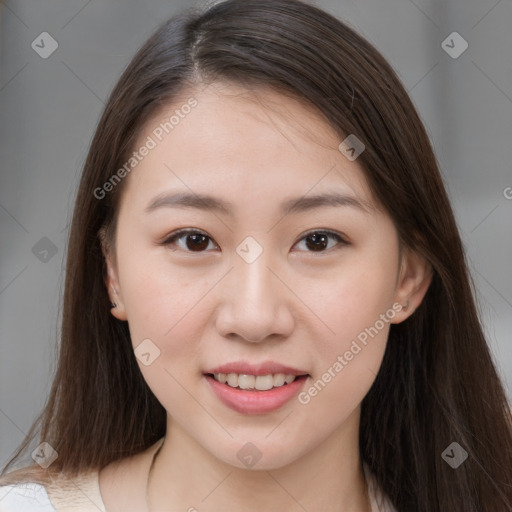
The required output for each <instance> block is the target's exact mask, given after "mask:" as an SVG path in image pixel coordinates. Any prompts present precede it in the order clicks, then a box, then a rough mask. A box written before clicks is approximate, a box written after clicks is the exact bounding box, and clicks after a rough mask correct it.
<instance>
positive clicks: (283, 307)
mask: <svg viewBox="0 0 512 512" xmlns="http://www.w3.org/2000/svg"><path fill="white" fill-rule="evenodd" d="M266 254H267V251H263V253H262V254H261V255H260V256H259V257H258V258H257V259H256V260H255V261H253V262H251V263H247V262H246V261H244V259H242V258H240V257H239V256H238V255H236V254H235V255H234V256H235V257H234V260H233V261H234V268H233V269H232V270H231V271H230V272H229V273H228V274H227V276H226V277H225V279H224V280H223V281H224V282H223V283H221V284H222V288H221V292H220V295H221V299H220V300H221V303H220V305H219V309H218V313H217V317H216V327H217V331H218V332H219V334H220V335H221V336H224V337H227V338H232V339H234V338H242V339H244V340H245V341H249V342H261V341H263V340H265V339H267V338H269V337H277V338H282V337H288V336H290V334H291V333H292V331H293V329H294V325H295V319H294V316H293V314H292V309H293V303H292V300H293V293H292V292H291V291H290V290H289V289H288V288H287V286H286V284H284V283H283V281H285V280H283V279H282V277H281V276H279V277H278V274H279V273H278V272H276V270H274V269H273V268H272V264H271V261H269V258H268V257H267V255H266Z"/></svg>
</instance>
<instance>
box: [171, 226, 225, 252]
mask: <svg viewBox="0 0 512 512" xmlns="http://www.w3.org/2000/svg"><path fill="white" fill-rule="evenodd" d="M177 242H183V243H181V244H180V243H177ZM210 242H211V243H213V240H212V239H211V238H210V237H209V236H208V235H207V234H206V233H204V232H202V231H199V230H197V229H182V230H180V231H177V232H176V233H173V234H172V235H171V236H170V237H168V238H166V239H165V240H164V241H163V242H162V245H170V246H172V245H177V246H178V247H179V248H180V249H182V250H184V251H186V252H204V251H205V250H206V249H207V248H208V246H209V245H210ZM215 246H216V247H218V246H217V245H216V244H215ZM173 250H174V249H173Z"/></svg>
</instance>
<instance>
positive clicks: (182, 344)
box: [100, 83, 431, 512]
mask: <svg viewBox="0 0 512 512" xmlns="http://www.w3.org/2000/svg"><path fill="white" fill-rule="evenodd" d="M187 92H188V94H187V95H185V96H183V102H182V103H181V102H179V101H177V102H175V103H174V104H173V105H172V106H167V107H166V108H164V109H162V110H160V111H159V112H158V113H157V114H156V115H155V116H153V118H152V119H151V120H150V121H149V122H148V123H147V124H146V127H145V130H144V131H143V132H142V133H141V137H140V141H141V142H142V141H144V140H145V139H146V137H147V136H148V135H151V133H152V130H153V129H154V128H155V126H157V125H158V124H159V123H160V122H161V121H162V120H163V119H164V118H166V117H167V118H168V117H169V115H170V114H171V113H172V112H173V111H174V109H175V108H179V106H180V105H182V104H184V103H185V102H186V98H189V97H190V96H194V98H196V99H197V101H198V105H197V107H195V108H194V109H192V111H191V112H190V113H189V114H188V115H187V116H186V117H185V118H184V119H181V120H180V123H179V125H177V126H176V127H175V128H174V130H173V131H172V132H171V133H169V134H168V135H167V136H166V137H165V138H164V139H163V140H162V141H161V142H160V143H159V144H158V145H157V146H156V147H155V148H154V149H152V150H151V151H150V152H149V154H148V155H147V156H146V157H145V158H144V159H143V160H142V161H141V162H140V163H139V164H138V165H137V167H136V169H134V170H133V171H132V172H131V174H130V175H129V176H128V177H127V178H125V179H126V180H127V182H126V183H124V185H125V189H124V190H123V194H122V199H121V204H120V211H119V218H118V226H117V231H116V239H115V244H114V246H109V245H107V244H104V253H105V257H106V259H107V264H108V278H107V280H106V286H107V289H108V292H109V294H110V298H111V300H112V301H113V302H115V303H116V304H117V307H116V308H114V309H112V314H113V315H114V316H115V317H116V318H118V319H119V320H121V321H125V320H126V321H128V323H129V328H130V334H131V338H132V343H133V347H134V348H135V347H137V346H138V345H139V344H140V343H141V342H142V340H145V339H148V338H149V339H150V340H151V341H152V343H154V344H155V345H156V346H157V347H158V349H159V350H160V355H159V357H157V358H156V359H155V360H154V361H153V362H152V363H151V364H150V365H149V366H145V365H143V364H141V362H140V361H139V366H140V370H141V372H142V374H143V376H144V378H145V380H146V382H147V383H148V385H149V387H150V388H151V390H152V391H153V393H154V394H155V396H156V397H157V398H158V400H159V401H160V402H161V404H162V405H163V406H164V407H165V409H166V410H167V413H168V421H167V435H166V438H165V442H164V445H163V447H162V449H161V451H160V452H159V454H158V456H157V458H156V459H155V465H154V468H153V471H152V476H151V480H150V485H149V498H150V503H151V509H152V510H164V509H165V510H183V511H186V510H194V508H192V507H195V509H197V510H198V511H201V512H206V511H218V510H222V509H223V508H227V507H229V508H230V509H233V510H238V511H240V512H244V511H249V510H251V511H253V510H259V509H261V510H281V511H299V510H304V509H305V510H308V511H309V512H315V511H324V512H334V511H336V512H339V511H341V510H343V511H344V512H352V511H353V512H355V511H357V512H361V511H370V505H369V502H368V500H367V496H366V492H367V489H366V484H365V480H364V474H363V472H362V461H361V459H360V456H359V450H358V436H359V420H360V404H361V401H362V400H363V398H364V396H365V395H366V394H367V392H368V390H369V389H370V387H371V385H372V383H373V381H374V379H375V376H376V374H377V372H378V370H379V367H380V364H381V362H382V358H383V354H384V350H385V346H386V341H387V336H388V332H389V327H390V324H391V323H399V322H402V321H403V320H405V319H406V318H407V317H408V316H409V315H411V314H412V313H413V312H414V309H415V308H416V307H418V305H419V304H420V303H421V301H422V299H423V297H424V294H425V292H426V291H427V288H428V286H429V284H430V276H431V273H430V270H429V267H428V265H427V263H426V262H425V261H424V260H423V258H421V257H420V256H419V255H417V254H415V253H413V252H411V251H408V250H403V252H402V255H401V257H400V252H399V240H398V236H397V231H396V228H395V226H394V224H393V222H392V221H391V219H390V217H389V216H388V215H387V214H386V213H385V212H384V211H383V210H382V209H381V207H380V205H379V203H378V201H377V200H376V199H375V198H374V197H373V196H372V194H371V191H370V189H369V187H368V185H367V183H366V180H365V177H364V173H363V170H362V168H361V166H360V165H359V163H358V161H357V160H355V161H352V162H351V161H349V160H348V159H347V158H345V156H344V155H343V154H342V153H341V152H340V151H339V150H338V145H339V143H340V142H341V140H342V139H340V137H339V136H338V135H337V134H336V133H335V132H334V130H333V129H332V128H331V127H330V126H329V125H328V124H327V123H326V122H325V120H324V119H323V118H322V117H321V116H320V115H319V114H318V113H317V112H316V111H314V110H313V109H311V108H310V107H307V106H306V105H304V104H302V103H299V102H297V101H296V100H293V99H291V98H288V97H286V96H283V95H281V94H279V93H276V92H272V91H268V90H265V91H263V90H260V91H258V92H256V91H252V92H250V91H248V90H246V89H243V88H241V87H240V86H237V85H233V84H228V83H215V84H211V85H209V86H204V85H203V86H201V87H199V88H197V89H195V90H194V91H192V92H191V91H187ZM137 147H138V146H137ZM190 191H193V192H194V193H196V194H202V193H205V194H211V195H214V196H215V197H217V198H220V199H223V200H225V201H229V202H230V203H231V209H232V210H231V211H232V216H229V215H226V214H223V213H219V212H212V211H211V210H206V211H202V210H199V209H195V208H176V207H161V208H157V209H155V210H153V211H151V212H149V213H147V212H145V208H146V207H147V206H148V204H149V203H150V202H151V201H152V199H153V198H155V197H156V196H158V195H159V194H162V193H164V192H190ZM332 191H338V192H340V193H343V194H346V195H350V196H351V197H353V198H356V199H358V200H359V201H360V202H361V203H362V204H364V205H366V211H364V210H363V209H358V208H355V207H351V206H323V207H318V208H315V209H312V210H309V211H305V212H299V213H290V214H288V215H284V216H283V214H282V213H280V211H279V205H280V204H281V202H282V201H284V200H286V199H290V198H299V197H302V196H304V195H307V196H310V195H313V194H317V193H318V194H319V193H324V192H332ZM181 228H195V229H198V230H200V231H203V232H205V233H206V234H207V235H208V236H209V237H210V238H209V239H207V241H206V243H205V244H204V249H203V252H196V251H191V250H190V248H187V245H186V242H187V237H186V236H183V237H182V238H181V239H179V240H177V241H175V242H174V245H165V244H162V241H163V240H164V239H166V238H168V236H169V235H170V234H171V233H173V232H176V231H177V230H178V229H181ZM326 229H328V230H331V231H334V232H337V233H339V234H340V235H341V236H342V237H343V238H344V239H345V240H346V241H347V242H348V243H347V244H345V243H340V242H338V241H337V240H336V239H334V238H329V239H328V244H329V245H328V246H326V248H325V249H324V250H323V252H321V251H314V245H313V244H312V243H311V239H309V243H308V241H307V240H308V239H306V238H304V236H305V234H306V233H308V232H309V231H311V230H316V231H322V230H326ZM308 234H309V233H308ZM247 236H252V237H253V238H254V239H255V240H256V241H257V242H258V244H259V245H260V246H261V248H262V249H263V252H262V254H261V255H260V256H259V257H258V258H257V259H256V260H255V261H253V262H252V263H247V262H246V261H245V260H244V259H242V258H241V257H240V256H239V254H237V252H236V248H237V246H238V245H239V244H240V242H242V240H244V239H245V237H247ZM189 242H190V239H189ZM208 242H209V243H208ZM189 247H190V245H189ZM312 247H313V248H312ZM187 251H188V252H187ZM396 303H398V304H402V305H405V304H406V303H408V304H409V307H408V308H407V310H402V311H399V312H398V313H396V314H395V315H394V318H393V319H392V320H390V322H387V323H385V326H384V328H382V329H381V330H380V331H379V332H378V334H377V335H376V336H374V337H373V338H370V340H369V342H368V344H367V345H366V346H364V348H363V349H362V350H361V351H360V352H359V353H358V354H357V355H356V356H355V357H354V358H353V359H352V360H351V361H350V362H349V363H348V364H347V365H346V366H345V367H344V368H343V370H342V371H341V372H339V373H338V374H337V375H336V377H335V378H333V379H332V380H331V382H329V383H328V384H327V385H326V386H325V387H324V389H323V390H322V391H321V392H319V393H318V394H317V395H316V396H314V397H312V398H311V400H310V401H309V403H307V404H302V403H300V402H299V401H298V400H297V399H293V400H291V401H290V402H288V403H287V404H285V405H284V406H283V407H281V408H280V409H279V410H277V411H275V412H271V413H266V414H260V415H244V414H240V413H237V412H235V411H233V410H232V409H230V408H228V407H226V406H225V405H224V404H223V403H221V402H220V401H219V399H218V398H217V397H216V395H214V394H213V393H212V391H211V390H210V388H209V386H208V384H207V383H206V382H205V380H204V378H203V372H205V371H207V370H208V369H211V368H212V367H214V366H217V365H220V364H222V363H225V362H228V361H229V362H231V361H238V360H242V359H244V360H247V361H250V362H262V361H265V360H273V361H277V362H281V363H283V364H287V365H290V366H294V367H296V368H299V369H303V370H305V371H306V372H307V373H309V375H310V377H309V378H308V382H307V383H306V384H305V387H304V388H303V389H308V388H309V387H310V386H311V385H312V383H314V382H315V381H317V380H318V379H320V378H321V377H322V374H324V373H325V372H326V371H327V369H328V368H329V367H332V366H333V363H334V362H335V361H336V360H337V357H338V356H339V355H340V354H344V353H345V352H346V351H347V350H349V348H350V345H351V343H352V341H353V340H354V339H355V338H356V337H357V335H358V334H359V333H361V332H362V331H364V329H365V328H366V327H369V326H373V325H374V324H375V322H376V321H377V320H378V319H379V318H380V315H381V314H383V313H385V312H386V311H387V310H389V309H390V308H392V306H393V304H396ZM247 442H251V443H253V444H254V445H255V446H256V447H257V448H258V450H259V452H261V454H262V457H261V459H260V461H259V462H258V463H257V464H256V465H255V466H254V467H252V468H247V467H245V466H244V464H243V463H242V462H241V461H240V460H239V459H238V457H237V452H238V451H239V450H240V449H241V448H242V447H243V446H244V445H245V444H246V443H247ZM143 460H145V461H146V463H147V457H146V459H143V457H142V458H141V457H139V458H137V457H135V458H131V459H125V460H123V461H120V462H116V463H112V464H110V465H109V466H107V467H106V468H104V469H103V470H102V471H101V473H100V489H101V492H102V495H103V499H104V502H105V505H106V506H107V509H108V510H109V512H110V511H112V512H114V511H117V510H125V509H126V506H128V505H132V506H133V504H134V503H136V504H137V506H138V507H139V508H138V509H139V510H146V508H145V505H144V493H145V486H146V476H147V473H145V472H144V471H143V470H142V469H141V468H143V467H145V466H144V463H143ZM205 497H206V498H205ZM202 500H204V501H202Z"/></svg>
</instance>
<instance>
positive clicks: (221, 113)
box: [127, 82, 372, 207]
mask: <svg viewBox="0 0 512 512" xmlns="http://www.w3.org/2000/svg"><path fill="white" fill-rule="evenodd" d="M191 105H193V106H191ZM341 140H342V138H341V137H340V135H338V134H337V133H336V131H335V130H334V129H333V128H332V127H331V126H330V125H329V124H328V122H327V121H326V120H325V119H324V118H323V117H322V115H321V114H320V113H319V112H318V111H317V110H316V109H315V108H314V107H312V106H310V105H308V104H306V103H304V102H300V101H298V100H297V99H294V98H291V97H289V96H287V95H284V94H282V93H280V92H276V91H273V90H270V89H258V90H248V89H246V88H244V87H242V86H239V85H236V84H232V83H219V82H217V83H214V84H210V85H202V86H199V87H197V88H195V89H190V90H187V91H185V92H184V93H182V94H180V97H179V98H176V99H175V100H174V101H173V102H172V104H168V105H165V106H163V107H162V108H160V109H159V110H158V111H157V112H155V114H154V115H153V116H152V117H151V118H150V119H149V120H148V121H147V122H146V124H145V125H144V127H143V129H142V131H141V134H140V136H139V138H138V141H137V143H136V144H135V148H134V149H135V150H137V149H138V148H142V147H143V146H144V145H148V146H151V149H150V150H149V151H145V153H146V155H145V156H144V157H143V158H141V160H140V162H138V163H137V165H136V168H134V170H133V172H131V173H130V176H129V179H128V181H129V183H128V184H127V189H128V190H127V194H128V195H129V196H130V197H131V200H132V201H131V202H133V201H135V200H137V199H138V198H142V197H143V198H144V200H146V201H147V200H148V199H149V196H150V195H151V194H153V195H154V194H155V193H157V192H164V191H166V190H169V189H172V190H175V191H176V190H179V191H187V192H192V193H194V192H197V193H205V192H209V193H212V192H214V193H215V195H218V196H222V197H224V198H225V199H226V201H229V202H230V203H233V202H237V201H238V202H245V204H247V201H250V200H255V199H256V198H258V197H259V198H261V197H265V198H266V201H267V207H268V206H269V205H270V204H271V202H272V201H273V200H274V199H276V200H277V198H279V199H282V198H283V196H287V197H288V196H289V197H296V196H297V195H305V194H317V193H323V192H327V191H330V190H332V189H333V188H335V190H336V191H343V192H351V193H352V195H355V196H357V197H359V198H360V199H361V200H362V201H365V202H366V203H368V204H370V203H372V198H371V193H370V190H369V188H368V185H367V182H366V180H365V176H364V172H363V170H362V168H361V166H360V165H359V164H358V163H357V161H349V160H348V159H347V158H346V157H345V156H344V155H343V154H342V153H341V152H340V151H339V150H338V146H339V144H340V142H341Z"/></svg>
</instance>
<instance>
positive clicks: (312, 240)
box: [299, 231, 348, 252]
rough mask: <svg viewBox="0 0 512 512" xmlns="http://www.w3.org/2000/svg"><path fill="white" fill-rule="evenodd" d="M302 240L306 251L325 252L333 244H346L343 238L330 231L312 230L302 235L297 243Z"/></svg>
mask: <svg viewBox="0 0 512 512" xmlns="http://www.w3.org/2000/svg"><path fill="white" fill-rule="evenodd" d="M303 240H304V241H305V247H306V251H307V252H326V251H327V250H329V249H331V248H332V247H333V246H334V247H335V246H337V245H348V242H347V241H346V240H345V239H344V238H342V237H341V236H340V235H338V234H337V233H334V232H332V231H312V232H310V233H307V234H306V235H305V236H304V237H302V238H301V240H300V241H299V243H300V242H302V241H303ZM330 240H335V242H336V243H332V242H330Z"/></svg>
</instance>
